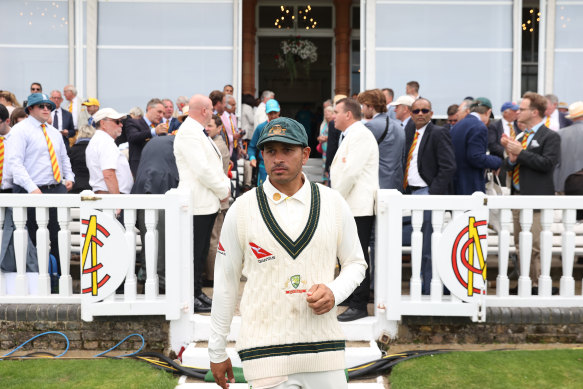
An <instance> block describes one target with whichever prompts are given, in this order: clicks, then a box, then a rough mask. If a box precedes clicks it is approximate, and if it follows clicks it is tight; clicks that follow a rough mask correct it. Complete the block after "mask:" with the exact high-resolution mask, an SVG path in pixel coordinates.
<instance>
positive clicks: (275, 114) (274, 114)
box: [267, 111, 280, 122]
mask: <svg viewBox="0 0 583 389" xmlns="http://www.w3.org/2000/svg"><path fill="white" fill-rule="evenodd" d="M279 114H280V112H277V111H271V112H268V113H267V121H268V122H270V121H272V120H273V119H277V118H278V117H279Z"/></svg>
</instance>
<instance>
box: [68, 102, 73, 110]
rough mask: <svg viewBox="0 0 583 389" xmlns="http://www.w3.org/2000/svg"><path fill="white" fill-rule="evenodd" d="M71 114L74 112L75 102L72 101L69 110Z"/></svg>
mask: <svg viewBox="0 0 583 389" xmlns="http://www.w3.org/2000/svg"><path fill="white" fill-rule="evenodd" d="M68 110H69V112H73V101H71V102H70V103H69V108H68Z"/></svg>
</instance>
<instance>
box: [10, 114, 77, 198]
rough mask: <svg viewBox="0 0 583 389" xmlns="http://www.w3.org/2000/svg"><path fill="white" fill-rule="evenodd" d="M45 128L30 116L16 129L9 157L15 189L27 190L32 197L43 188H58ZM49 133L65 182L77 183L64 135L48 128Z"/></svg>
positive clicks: (11, 139) (52, 128)
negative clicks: (50, 186) (39, 188)
mask: <svg viewBox="0 0 583 389" xmlns="http://www.w3.org/2000/svg"><path fill="white" fill-rule="evenodd" d="M41 124H43V123H41V122H39V121H38V120H36V119H35V118H34V117H32V116H29V117H28V118H26V119H24V120H23V121H21V122H20V123H18V124H17V125H15V126H14V127H12V130H11V131H10V132H11V134H12V136H11V137H10V147H9V148H8V149H7V150H6V151H7V155H5V161H4V163H5V166H6V165H7V167H8V170H9V173H8V174H9V176H10V177H12V181H13V183H14V185H18V186H20V187H22V188H24V189H26V191H27V192H29V193H30V192H32V191H33V190H35V189H37V188H38V187H39V186H43V185H54V184H57V181H55V177H54V176H53V166H52V165H51V157H50V155H49V148H48V146H47V140H46V138H45V135H44V134H43V131H42V128H41ZM45 124H46V123H45ZM46 131H47V134H48V136H49V138H50V140H51V143H52V144H53V148H54V150H55V156H56V157H57V163H58V164H59V169H60V171H61V177H62V179H64V180H66V181H71V182H73V181H75V175H74V174H73V171H72V170H71V161H70V160H69V156H68V155H67V149H66V148H65V143H64V142H63V137H62V136H61V133H60V132H59V131H58V130H56V129H55V128H54V127H53V126H51V125H48V124H47V126H46Z"/></svg>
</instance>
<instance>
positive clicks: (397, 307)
mask: <svg viewBox="0 0 583 389" xmlns="http://www.w3.org/2000/svg"><path fill="white" fill-rule="evenodd" d="M380 193H381V201H380V202H379V209H380V210H381V211H382V209H386V211H385V212H386V214H385V215H382V219H383V220H384V221H385V222H386V225H381V226H380V227H381V229H380V230H384V228H386V230H385V231H386V233H387V235H385V236H380V235H379V236H377V239H376V242H377V243H380V242H386V245H384V247H386V248H385V249H383V246H378V247H379V249H378V250H377V253H378V254H381V253H384V252H386V256H387V257H386V263H387V267H385V269H386V270H385V272H386V273H384V274H382V273H380V272H378V273H377V274H376V275H375V280H376V281H375V289H376V288H377V285H380V284H382V283H383V280H386V282H384V283H385V285H386V290H385V292H384V293H385V295H384V298H385V301H386V305H385V306H386V315H385V316H386V319H387V320H399V319H401V277H402V276H401V274H402V268H403V254H402V243H403V241H402V239H403V203H402V202H403V195H402V194H401V192H399V191H397V190H395V189H391V190H381V191H380ZM385 250H386V251H385ZM378 254H377V258H379V259H380V258H381V257H380V256H378ZM381 255H382V254H381ZM378 262H380V261H379V260H377V263H378ZM379 265H380V264H377V266H379Z"/></svg>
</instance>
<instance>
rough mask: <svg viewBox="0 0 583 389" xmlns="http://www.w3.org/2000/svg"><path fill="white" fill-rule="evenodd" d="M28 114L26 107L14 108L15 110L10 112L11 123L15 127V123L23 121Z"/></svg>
mask: <svg viewBox="0 0 583 389" xmlns="http://www.w3.org/2000/svg"><path fill="white" fill-rule="evenodd" d="M27 117H28V115H27V114H26V112H25V111H24V108H21V107H18V108H14V111H12V113H11V114H10V125H11V126H12V127H14V125H15V124H16V123H18V122H21V121H23V120H24V119H26V118H27Z"/></svg>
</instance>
